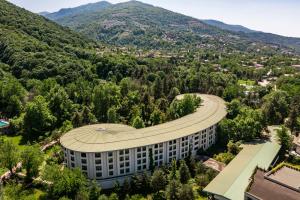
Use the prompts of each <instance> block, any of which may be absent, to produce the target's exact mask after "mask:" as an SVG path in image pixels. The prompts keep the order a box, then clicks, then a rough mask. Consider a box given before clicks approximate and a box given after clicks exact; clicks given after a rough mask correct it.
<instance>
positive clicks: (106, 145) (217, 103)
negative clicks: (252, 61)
mask: <svg viewBox="0 0 300 200" xmlns="http://www.w3.org/2000/svg"><path fill="white" fill-rule="evenodd" d="M197 95H199V96H200V97H201V99H202V103H201V106H200V107H199V108H198V109H197V110H196V112H194V113H192V114H189V115H187V116H184V117H182V118H180V119H176V120H174V121H170V122H166V123H164V124H160V125H156V126H152V127H147V128H143V129H135V128H133V127H130V126H127V125H122V124H96V125H88V126H83V127H80V128H76V129H73V130H71V131H70V132H68V133H66V134H65V135H63V136H62V137H61V139H60V142H61V144H62V146H63V147H65V148H66V149H69V150H73V151H77V152H86V153H89V152H108V151H115V150H121V149H130V148H136V147H141V146H147V145H153V144H159V143H163V142H167V141H170V140H175V139H178V138H182V137H186V136H189V135H192V134H195V133H197V132H199V131H201V130H204V129H207V128H209V127H211V126H213V125H215V124H217V123H218V122H219V121H221V120H222V119H223V118H224V117H225V116H226V106H225V102H224V101H223V100H222V99H221V98H219V97H217V96H213V95H207V94H197ZM179 98H180V96H179Z"/></svg>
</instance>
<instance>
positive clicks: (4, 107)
mask: <svg viewBox="0 0 300 200" xmlns="http://www.w3.org/2000/svg"><path fill="white" fill-rule="evenodd" d="M25 95H26V90H25V89H24V87H23V86H22V85H21V84H20V83H19V81H17V80H16V79H15V78H12V77H5V78H3V79H0V112H3V113H2V114H5V115H6V116H7V117H14V116H16V115H19V114H20V112H21V110H22V107H23V105H22V102H23V101H24V98H25Z"/></svg>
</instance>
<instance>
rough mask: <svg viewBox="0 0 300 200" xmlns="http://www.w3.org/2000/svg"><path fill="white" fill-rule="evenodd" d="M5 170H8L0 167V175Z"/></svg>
mask: <svg viewBox="0 0 300 200" xmlns="http://www.w3.org/2000/svg"><path fill="white" fill-rule="evenodd" d="M7 171H8V169H4V168H0V175H2V174H4V173H5V172H7Z"/></svg>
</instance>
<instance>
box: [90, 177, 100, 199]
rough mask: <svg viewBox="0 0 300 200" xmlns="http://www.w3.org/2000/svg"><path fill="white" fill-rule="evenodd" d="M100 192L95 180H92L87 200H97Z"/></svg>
mask: <svg viewBox="0 0 300 200" xmlns="http://www.w3.org/2000/svg"><path fill="white" fill-rule="evenodd" d="M100 192H101V188H100V187H99V185H98V184H97V182H96V180H93V181H92V182H91V186H90V189H89V200H98V198H99V197H100Z"/></svg>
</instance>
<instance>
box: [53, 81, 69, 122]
mask: <svg viewBox="0 0 300 200" xmlns="http://www.w3.org/2000/svg"><path fill="white" fill-rule="evenodd" d="M48 96H49V97H48V98H49V108H50V110H51V112H52V113H53V115H54V116H55V117H56V119H57V120H56V126H57V127H60V126H61V125H62V123H63V122H64V121H66V120H71V117H72V114H73V105H72V101H71V100H70V99H69V96H68V94H67V93H66V91H65V90H64V88H62V87H60V86H56V87H54V88H52V89H51V90H50V92H49V95H48Z"/></svg>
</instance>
